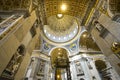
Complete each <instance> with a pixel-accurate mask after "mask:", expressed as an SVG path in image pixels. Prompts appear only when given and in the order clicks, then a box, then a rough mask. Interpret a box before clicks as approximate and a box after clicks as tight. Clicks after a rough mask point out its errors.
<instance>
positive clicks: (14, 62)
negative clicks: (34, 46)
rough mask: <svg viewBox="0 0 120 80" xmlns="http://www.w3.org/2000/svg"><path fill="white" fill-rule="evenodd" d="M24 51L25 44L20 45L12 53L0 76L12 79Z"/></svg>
mask: <svg viewBox="0 0 120 80" xmlns="http://www.w3.org/2000/svg"><path fill="white" fill-rule="evenodd" d="M24 53H25V46H24V45H20V46H19V47H18V49H17V50H16V52H15V53H14V54H13V56H12V58H11V60H10V61H9V63H8V65H7V67H6V68H5V69H4V71H3V73H2V75H1V78H4V79H5V80H6V79H7V80H9V79H10V80H13V79H14V76H15V74H16V73H17V71H18V69H19V67H20V64H21V62H22V60H23V57H24Z"/></svg>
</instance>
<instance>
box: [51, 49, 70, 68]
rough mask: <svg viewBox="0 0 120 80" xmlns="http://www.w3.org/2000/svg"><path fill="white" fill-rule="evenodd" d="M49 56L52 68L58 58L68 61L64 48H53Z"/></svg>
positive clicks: (66, 51)
mask: <svg viewBox="0 0 120 80" xmlns="http://www.w3.org/2000/svg"><path fill="white" fill-rule="evenodd" d="M50 55H51V65H52V67H54V65H55V61H56V60H57V59H58V58H59V57H61V58H63V59H65V60H67V61H69V59H68V50H66V49H65V48H61V47H57V48H54V49H53V50H51V54H50Z"/></svg>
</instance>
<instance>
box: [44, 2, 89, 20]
mask: <svg viewBox="0 0 120 80" xmlns="http://www.w3.org/2000/svg"><path fill="white" fill-rule="evenodd" d="M89 1H90V0H45V3H44V4H45V11H46V17H49V16H52V15H56V14H58V13H63V14H67V15H71V16H75V17H79V18H81V17H83V15H84V14H85V10H86V9H87V5H88V2H89ZM62 4H65V5H66V10H65V11H62V10H61V5H62Z"/></svg>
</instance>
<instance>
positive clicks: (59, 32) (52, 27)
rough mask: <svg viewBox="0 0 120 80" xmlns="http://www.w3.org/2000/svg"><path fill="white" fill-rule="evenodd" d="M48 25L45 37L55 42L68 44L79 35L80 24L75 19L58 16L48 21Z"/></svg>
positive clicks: (51, 17)
mask: <svg viewBox="0 0 120 80" xmlns="http://www.w3.org/2000/svg"><path fill="white" fill-rule="evenodd" d="M47 22H48V25H45V26H44V33H45V36H46V37H47V38H48V39H49V40H51V41H54V42H66V41H69V40H71V39H73V37H75V36H76V35H77V33H78V30H79V29H78V23H77V20H76V18H75V17H73V16H69V15H64V16H63V17H62V18H58V17H57V16H56V15H54V16H50V17H49V18H48V19H47Z"/></svg>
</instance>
